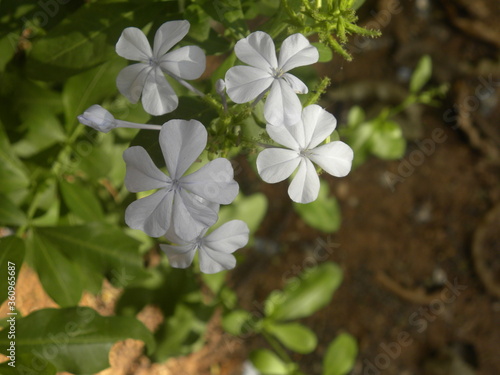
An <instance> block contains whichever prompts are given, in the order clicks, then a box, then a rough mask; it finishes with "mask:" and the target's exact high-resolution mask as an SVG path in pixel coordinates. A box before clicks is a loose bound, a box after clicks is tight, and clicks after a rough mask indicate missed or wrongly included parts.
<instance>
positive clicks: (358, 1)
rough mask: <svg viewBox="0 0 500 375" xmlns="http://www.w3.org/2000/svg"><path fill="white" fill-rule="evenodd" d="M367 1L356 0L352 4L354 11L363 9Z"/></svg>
mask: <svg viewBox="0 0 500 375" xmlns="http://www.w3.org/2000/svg"><path fill="white" fill-rule="evenodd" d="M365 1H366V0H354V1H353V4H352V9H354V10H356V9H359V8H360V7H361V5H363V4H364V3H365Z"/></svg>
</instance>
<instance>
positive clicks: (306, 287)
mask: <svg viewBox="0 0 500 375" xmlns="http://www.w3.org/2000/svg"><path fill="white" fill-rule="evenodd" d="M341 281H342V270H341V269H340V267H339V266H338V265H336V264H335V263H332V262H325V263H322V264H320V265H319V266H317V267H314V268H310V269H308V270H306V271H305V272H303V273H302V274H301V275H300V276H299V277H296V278H294V279H292V280H291V281H290V282H289V283H288V284H287V285H286V286H285V288H284V289H283V291H275V292H273V293H271V295H270V296H269V297H268V298H267V300H266V302H265V311H266V316H267V317H268V318H269V319H273V320H275V321H285V320H292V319H300V318H304V317H307V316H310V315H312V314H314V313H315V312H316V311H318V310H319V309H321V308H322V307H324V306H326V305H328V303H330V301H331V299H332V297H333V292H335V290H336V289H337V288H338V286H339V285H340V282H341Z"/></svg>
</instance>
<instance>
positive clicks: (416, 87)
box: [410, 55, 432, 93]
mask: <svg viewBox="0 0 500 375" xmlns="http://www.w3.org/2000/svg"><path fill="white" fill-rule="evenodd" d="M431 76H432V60H431V57H430V56H429V55H425V56H422V58H421V59H420V60H419V62H418V64H417V67H416V68H415V71H414V72H413V74H412V76H411V81H410V92H412V93H416V92H418V91H420V90H421V89H422V87H424V85H425V84H426V83H427V82H428V81H429V79H430V78H431Z"/></svg>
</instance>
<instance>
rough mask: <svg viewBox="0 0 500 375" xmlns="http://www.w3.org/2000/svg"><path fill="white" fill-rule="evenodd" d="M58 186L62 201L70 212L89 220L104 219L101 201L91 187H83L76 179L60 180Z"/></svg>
mask: <svg viewBox="0 0 500 375" xmlns="http://www.w3.org/2000/svg"><path fill="white" fill-rule="evenodd" d="M59 186H60V189H61V193H62V196H63V199H64V202H65V203H66V205H67V206H68V207H69V209H70V210H71V212H73V213H74V214H76V215H77V216H79V217H80V218H81V219H83V220H85V221H89V222H92V221H102V220H104V212H103V211H102V207H101V203H99V200H98V199H97V198H96V196H95V194H94V191H93V190H92V189H89V188H85V187H84V186H83V185H81V184H80V183H79V182H78V181H76V182H74V183H69V182H67V181H65V180H61V181H60V182H59Z"/></svg>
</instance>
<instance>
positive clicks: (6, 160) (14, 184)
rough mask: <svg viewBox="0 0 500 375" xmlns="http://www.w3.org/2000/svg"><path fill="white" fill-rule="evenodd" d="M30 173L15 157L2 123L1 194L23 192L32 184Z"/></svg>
mask: <svg viewBox="0 0 500 375" xmlns="http://www.w3.org/2000/svg"><path fill="white" fill-rule="evenodd" d="M28 176H29V172H28V170H27V169H26V167H25V165H24V164H23V163H22V162H21V161H20V160H19V159H18V158H17V157H16V156H15V155H14V153H13V151H12V148H11V146H10V142H9V139H8V138H7V134H6V133H5V131H4V129H3V126H2V123H1V122H0V181H2V183H0V193H5V194H7V195H9V193H12V192H18V191H20V190H23V189H24V188H26V187H27V186H29V184H30V179H29V177H28Z"/></svg>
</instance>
